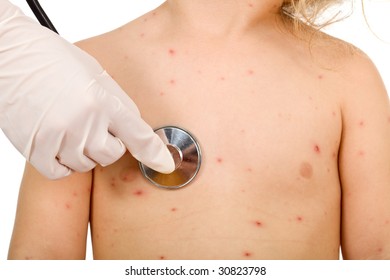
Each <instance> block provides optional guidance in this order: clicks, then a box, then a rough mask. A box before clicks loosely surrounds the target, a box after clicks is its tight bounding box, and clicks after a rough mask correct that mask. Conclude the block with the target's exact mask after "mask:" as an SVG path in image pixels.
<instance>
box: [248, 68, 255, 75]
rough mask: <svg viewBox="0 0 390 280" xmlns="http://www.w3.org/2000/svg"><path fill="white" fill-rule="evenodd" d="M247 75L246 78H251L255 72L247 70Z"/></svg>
mask: <svg viewBox="0 0 390 280" xmlns="http://www.w3.org/2000/svg"><path fill="white" fill-rule="evenodd" d="M247 73H248V76H253V74H255V72H254V71H253V70H252V69H249V70H248V71H247Z"/></svg>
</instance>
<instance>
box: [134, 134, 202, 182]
mask: <svg viewBox="0 0 390 280" xmlns="http://www.w3.org/2000/svg"><path fill="white" fill-rule="evenodd" d="M155 132H156V134H157V135H158V136H159V137H160V138H161V139H162V141H163V142H164V143H165V144H166V145H167V148H168V150H169V152H170V153H171V155H172V158H173V161H174V163H175V170H174V171H173V172H172V173H170V174H163V173H159V172H157V171H155V170H153V169H151V168H149V167H147V166H145V165H144V164H143V163H139V166H140V169H141V172H142V174H143V175H144V177H145V178H146V179H148V180H149V181H150V182H151V183H152V184H153V185H155V186H157V187H159V188H165V189H179V188H182V187H184V186H186V185H188V184H189V183H190V182H191V181H192V180H193V179H194V178H195V176H196V175H197V174H198V171H199V169H200V165H201V151H200V147H199V144H198V142H197V141H196V140H195V138H194V137H193V136H192V135H191V134H190V133H189V132H188V131H185V130H184V129H181V128H179V127H175V126H166V127H162V128H159V129H157V130H155Z"/></svg>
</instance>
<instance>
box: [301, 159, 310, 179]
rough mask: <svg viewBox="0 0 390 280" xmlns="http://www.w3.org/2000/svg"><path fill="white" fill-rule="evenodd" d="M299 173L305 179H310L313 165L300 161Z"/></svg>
mask: <svg viewBox="0 0 390 280" xmlns="http://www.w3.org/2000/svg"><path fill="white" fill-rule="evenodd" d="M299 174H300V175H301V176H302V177H303V178H306V179H310V178H311V177H313V167H312V165H311V164H310V163H308V162H302V164H301V167H300V169H299Z"/></svg>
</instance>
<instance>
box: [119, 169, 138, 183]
mask: <svg viewBox="0 0 390 280" xmlns="http://www.w3.org/2000/svg"><path fill="white" fill-rule="evenodd" d="M137 177H138V173H137V172H136V170H134V169H133V168H125V169H123V170H122V171H121V173H120V174H119V178H120V179H121V180H122V181H123V182H132V181H134V180H135V179H136V178H137Z"/></svg>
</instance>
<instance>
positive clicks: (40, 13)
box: [26, 0, 58, 34]
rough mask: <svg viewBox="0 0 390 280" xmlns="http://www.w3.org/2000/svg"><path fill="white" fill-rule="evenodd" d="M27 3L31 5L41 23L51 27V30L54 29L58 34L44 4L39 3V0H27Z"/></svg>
mask: <svg viewBox="0 0 390 280" xmlns="http://www.w3.org/2000/svg"><path fill="white" fill-rule="evenodd" d="M26 1H27V4H28V5H29V6H30V9H31V10H32V12H33V13H34V15H35V17H36V18H37V20H38V21H39V23H40V24H41V25H42V26H44V27H47V28H49V29H50V30H51V31H54V32H55V33H57V34H58V32H57V29H56V28H55V27H54V25H53V23H52V22H51V20H50V19H49V17H48V16H47V14H46V13H45V11H44V10H43V8H42V6H41V5H40V4H39V2H38V0H26Z"/></svg>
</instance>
